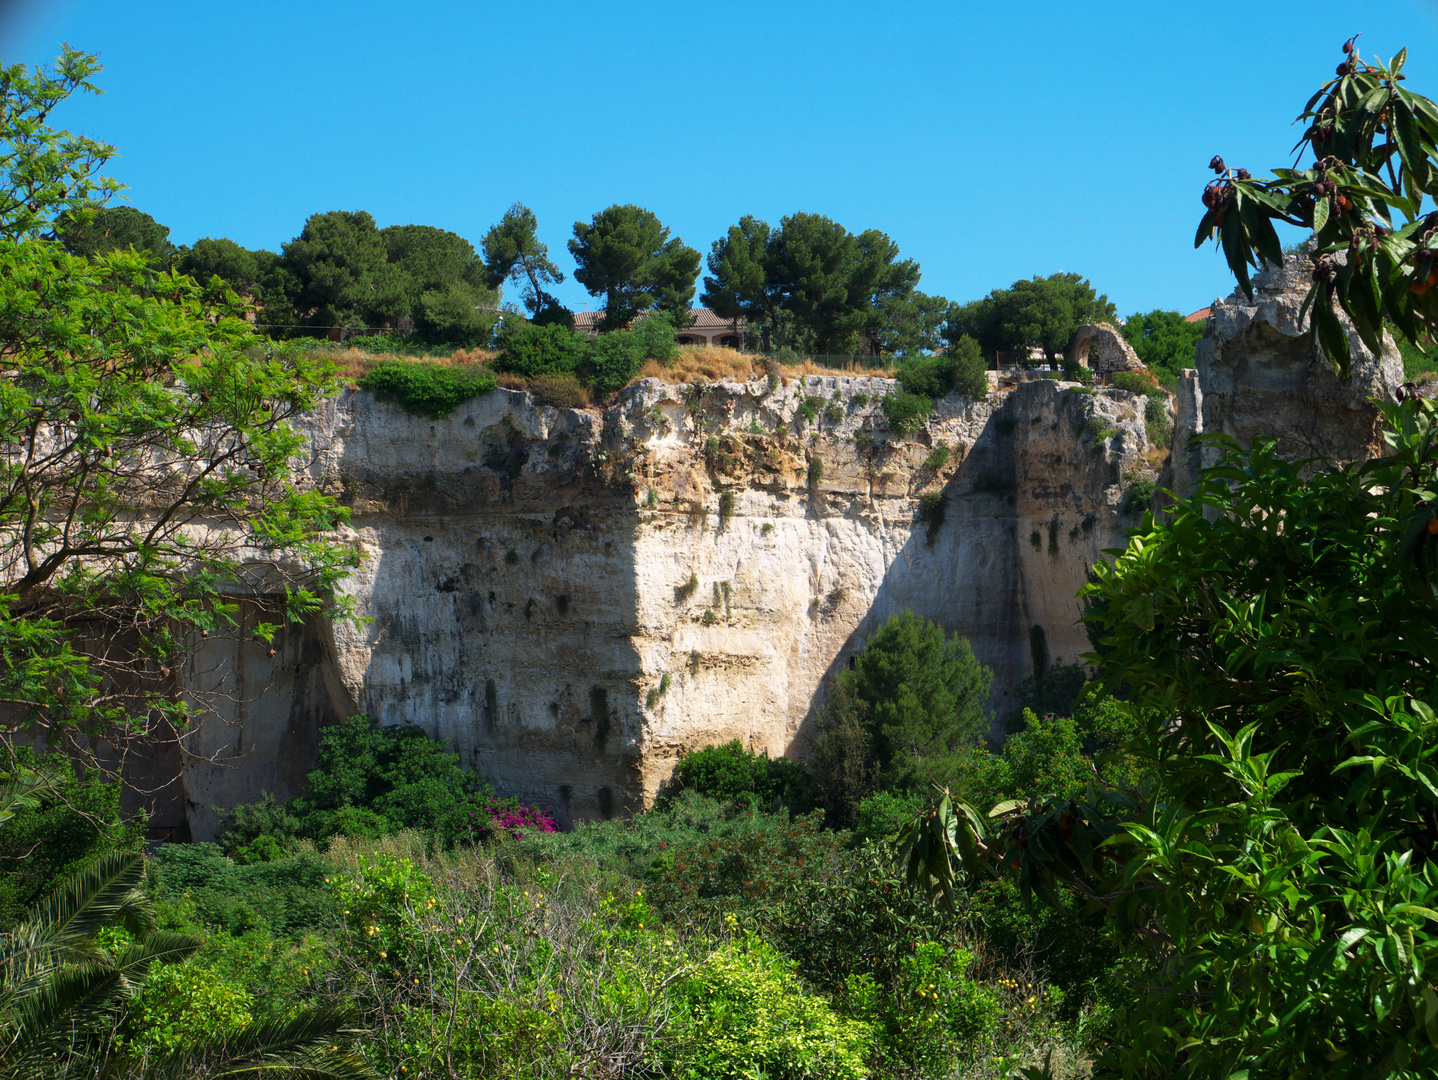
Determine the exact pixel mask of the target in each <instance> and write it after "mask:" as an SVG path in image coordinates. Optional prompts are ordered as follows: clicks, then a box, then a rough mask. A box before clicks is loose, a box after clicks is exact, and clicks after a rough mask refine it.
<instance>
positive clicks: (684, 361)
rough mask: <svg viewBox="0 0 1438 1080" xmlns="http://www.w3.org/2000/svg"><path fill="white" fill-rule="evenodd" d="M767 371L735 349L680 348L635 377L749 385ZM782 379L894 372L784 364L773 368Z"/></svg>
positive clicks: (877, 375) (761, 363) (760, 359)
mask: <svg viewBox="0 0 1438 1080" xmlns="http://www.w3.org/2000/svg"><path fill="white" fill-rule="evenodd" d="M767 370H768V369H767V368H766V367H765V366H764V358H763V357H761V356H754V355H752V354H750V353H741V352H739V351H737V350H735V349H721V348H719V347H717V346H714V345H700V346H683V347H681V348H680V349H679V355H678V357H676V358H675V359H674V360H672V361H670V362H668V363H660V362H659V361H657V360H650V361H648V362H647V363H646V364H645V365H644V366H643V367H642V368H640V369H639V375H638V378H640V379H658V380H660V381H661V382H666V383H692V382H698V381H703V382H718V381H719V380H720V379H733V380H735V381H736V382H751V381H753V380H756V379H762V378H764V376H765V374H766V372H767ZM776 370H777V371H778V372H779V377H780V378H781V379H786V380H787V379H789V378H793V377H796V376H799V375H856V376H865V377H870V378H882V379H892V378H893V377H894V370H893V369H892V368H884V367H861V366H860V365H858V364H847V365H845V366H844V367H843V368H828V367H820V366H819V365H818V364H815V363H812V362H811V361H808V360H806V361H804V363H802V364H792V365H790V364H784V365H781V366H779V367H778V368H777V369H776Z"/></svg>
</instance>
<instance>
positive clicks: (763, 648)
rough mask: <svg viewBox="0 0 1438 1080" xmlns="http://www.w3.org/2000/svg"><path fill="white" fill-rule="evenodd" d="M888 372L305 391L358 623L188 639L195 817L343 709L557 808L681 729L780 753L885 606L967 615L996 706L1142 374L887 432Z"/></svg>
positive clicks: (1048, 598) (614, 809) (1118, 480)
mask: <svg viewBox="0 0 1438 1080" xmlns="http://www.w3.org/2000/svg"><path fill="white" fill-rule="evenodd" d="M893 385H894V384H893V383H891V382H889V381H887V380H881V379H858V378H841V377H814V376H808V377H804V378H802V379H791V380H789V381H788V382H787V384H786V385H785V384H780V383H779V381H778V380H777V379H776V380H773V381H772V384H771V383H770V382H753V383H722V384H719V385H716V386H699V385H695V386H688V387H685V386H673V385H666V384H662V383H659V382H657V381H652V380H651V381H646V382H643V383H640V384H638V385H637V386H634V387H631V388H629V389H628V390H626V391H624V392H623V393H622V394H621V395H620V397H619V399H618V401H617V402H616V403H615V404H614V405H613V406H611V407H610V408H608V409H605V410H602V411H601V410H587V411H585V410H564V409H553V408H548V407H542V406H539V405H536V404H535V403H534V401H533V399H532V398H530V397H529V396H528V395H526V394H523V393H516V392H510V391H504V390H500V391H496V392H494V393H492V394H490V395H488V396H485V397H480V398H475V399H472V400H471V401H468V402H466V403H464V404H463V405H461V406H460V407H459V408H458V409H456V410H455V411H454V412H453V413H452V414H451V415H449V416H448V417H446V418H444V419H442V420H431V419H427V418H424V417H420V416H416V415H412V414H409V413H406V412H404V411H403V410H401V409H399V408H398V407H396V406H394V405H392V404H388V403H384V402H377V401H375V400H374V399H373V398H372V397H371V396H370V395H369V394H367V393H363V392H359V391H350V392H347V393H345V394H344V395H343V396H342V397H340V398H339V399H337V400H335V401H333V402H331V403H329V405H328V406H327V407H326V408H325V409H324V410H323V411H322V412H320V413H319V414H317V415H315V416H314V417H313V420H312V423H311V426H310V437H311V440H312V443H313V447H314V454H313V463H312V465H311V467H310V472H309V476H310V480H311V482H313V483H314V484H316V485H317V486H319V487H320V488H321V489H323V490H326V491H330V492H333V493H335V494H336V495H338V496H339V497H340V498H341V499H342V500H343V501H344V502H345V503H347V504H348V505H349V506H350V507H351V509H352V512H353V518H352V521H351V534H350V539H351V542H353V543H354V544H355V545H356V546H357V547H358V548H359V549H360V550H361V551H363V552H364V554H365V556H366V558H365V561H364V565H363V568H362V570H361V571H360V572H359V573H358V574H356V575H355V576H354V577H353V578H352V579H351V580H350V581H349V583H348V584H347V586H346V587H347V588H348V589H350V590H351V591H352V592H353V594H354V595H355V596H356V598H357V600H358V602H359V607H360V609H361V611H362V612H363V613H364V615H365V616H366V617H367V619H368V620H369V621H367V622H365V623H362V624H359V625H348V624H347V625H339V626H334V627H331V626H327V625H325V626H319V625H317V626H304V627H297V628H292V629H291V630H288V631H286V632H285V634H284V635H283V636H282V640H280V641H278V642H277V644H276V654H275V656H273V657H271V656H269V655H268V650H261V649H260V648H258V647H254V648H251V647H249V646H233V647H231V646H216V649H220V648H223V649H225V650H226V652H225V655H223V656H221V655H218V653H216V652H215V650H202V651H201V652H200V653H199V654H197V655H196V656H195V658H194V661H193V663H192V670H191V672H190V673H189V674H190V677H191V678H193V679H196V680H198V681H200V682H204V680H209V681H208V683H206V684H205V685H206V686H207V687H209V688H215V687H217V686H218V687H219V688H221V689H223V690H224V691H225V693H224V694H222V695H221V697H222V698H223V700H224V701H225V702H226V704H225V705H224V707H223V710H222V711H224V713H225V715H224V716H222V717H219V720H221V721H225V722H217V723H213V724H209V725H208V726H207V727H206V729H205V731H206V733H207V734H206V736H205V737H206V738H207V739H208V740H209V741H208V742H206V743H204V745H203V746H200V747H198V749H200V750H202V751H203V752H202V754H201V755H200V759H199V760H198V761H197V763H196V764H193V765H191V766H188V767H187V773H186V779H185V784H186V800H187V806H188V819H189V825H190V828H191V830H192V832H193V833H194V835H196V836H197V837H199V838H204V837H206V836H209V835H213V833H214V831H215V829H216V826H217V823H216V819H215V816H214V812H213V810H212V809H211V808H213V807H216V806H227V805H233V804H235V803H238V802H244V801H251V800H253V799H255V798H257V797H258V795H259V792H260V791H261V790H268V791H271V792H273V793H275V794H276V795H278V796H280V797H284V796H286V795H289V794H291V793H293V791H294V790H295V788H296V785H297V782H298V779H297V778H298V776H300V775H302V774H303V771H304V769H305V768H307V767H308V765H309V761H310V760H312V754H313V745H314V740H315V738H316V737H317V731H318V729H319V727H320V725H322V724H323V723H325V722H327V721H329V720H332V719H334V718H336V717H338V716H342V715H346V714H348V713H350V712H365V713H368V714H370V715H371V716H374V717H376V718H378V719H379V720H380V721H382V722H383V723H386V724H394V723H402V722H413V723H416V724H419V725H420V726H422V727H424V728H425V729H426V730H428V731H430V732H432V733H433V734H434V735H435V736H437V737H439V738H441V739H444V740H445V741H447V742H448V743H449V744H450V745H452V746H453V747H454V748H455V749H456V750H458V751H459V753H460V754H461V755H462V759H463V761H464V763H465V764H466V765H467V766H468V767H470V768H472V769H474V770H475V771H476V772H477V773H479V774H480V775H482V776H484V777H486V778H488V779H490V780H491V781H493V782H494V783H495V784H496V785H497V786H498V787H500V788H501V789H502V790H505V791H508V792H511V793H514V794H516V795H520V796H523V797H525V798H528V799H533V800H536V801H539V802H542V803H545V804H549V805H552V806H554V807H555V809H556V810H557V811H558V812H559V813H560V815H561V816H562V817H572V818H577V817H592V816H601V815H606V814H611V813H618V812H622V811H624V810H626V809H633V808H637V807H639V806H641V805H644V804H645V803H646V802H647V801H648V800H650V799H652V797H653V796H654V794H655V793H656V791H657V789H658V787H659V785H660V784H661V783H662V782H663V781H664V780H665V779H666V778H667V777H668V775H669V773H670V772H671V770H672V767H673V764H674V761H675V760H676V758H677V757H678V755H679V754H681V753H682V752H684V751H685V750H688V749H691V748H696V747H700V746H704V745H706V744H709V743H714V742H720V741H725V740H728V739H734V738H737V739H739V740H741V741H742V742H743V743H745V744H746V745H748V746H751V747H753V748H755V749H759V750H766V751H768V752H769V753H771V754H776V755H777V754H794V755H800V754H802V753H803V752H804V746H805V742H806V739H807V732H808V726H809V725H810V724H811V723H812V721H813V717H814V712H815V709H816V707H817V706H818V704H819V703H821V702H822V700H823V697H824V688H825V685H826V680H828V679H829V678H830V677H832V676H833V675H834V674H836V673H837V672H838V671H840V670H842V669H843V668H844V667H845V666H846V665H847V664H848V663H849V660H850V659H851V658H852V657H853V656H854V655H856V654H857V653H858V652H860V651H861V650H862V649H863V646H864V642H865V640H866V638H867V636H868V635H869V634H871V633H872V631H873V629H874V628H875V627H876V626H877V625H879V624H880V623H881V622H882V621H883V620H884V619H886V618H887V617H888V616H889V615H890V614H892V613H894V612H896V611H899V610H902V609H905V608H909V609H913V610H915V611H917V612H918V613H920V614H922V615H924V616H927V617H929V618H932V619H935V620H936V621H937V622H939V623H940V625H942V626H943V627H945V629H947V630H949V631H952V632H956V633H959V634H962V635H963V636H965V637H967V638H968V639H969V641H970V642H971V644H972V646H973V649H974V651H975V653H976V654H977V655H978V657H979V658H980V659H981V660H982V661H983V662H984V663H986V664H988V665H989V666H990V667H992V668H993V669H994V671H995V673H996V681H995V691H994V698H993V702H992V704H993V706H994V712H995V715H996V717H998V718H999V720H1000V721H1001V720H1002V719H1003V718H1004V717H1005V716H1006V714H1007V712H1008V711H1009V707H1008V705H1007V701H1006V696H1005V695H1006V694H1007V693H1008V692H1009V691H1010V690H1011V689H1012V688H1013V686H1014V685H1015V684H1016V683H1017V682H1018V681H1019V680H1020V679H1022V678H1024V677H1025V676H1027V675H1029V674H1031V673H1032V672H1033V671H1034V670H1035V666H1036V665H1040V666H1042V665H1044V664H1046V663H1050V662H1053V661H1056V660H1058V659H1060V658H1068V659H1073V658H1075V657H1076V656H1077V655H1078V654H1079V653H1080V652H1082V651H1086V649H1087V648H1088V645H1087V641H1086V638H1085V636H1084V633H1083V631H1082V629H1081V628H1080V627H1078V626H1077V625H1076V624H1075V619H1076V617H1077V615H1078V608H1077V601H1076V600H1075V598H1074V597H1075V593H1076V591H1077V590H1078V588H1079V587H1080V586H1081V585H1082V583H1083V581H1084V579H1085V575H1086V572H1087V569H1088V567H1089V566H1090V564H1091V563H1092V562H1093V561H1094V560H1095V559H1096V558H1097V557H1098V555H1099V552H1100V551H1101V550H1102V549H1103V548H1105V547H1112V546H1115V545H1117V544H1121V543H1122V537H1123V529H1124V527H1125V525H1131V524H1132V523H1133V522H1134V520H1135V519H1134V518H1133V516H1132V514H1131V513H1130V510H1132V509H1134V508H1130V507H1126V506H1125V499H1126V493H1127V490H1128V488H1129V487H1130V486H1131V485H1132V484H1133V483H1134V482H1135V481H1136V480H1138V479H1141V478H1145V477H1151V476H1152V475H1153V465H1154V459H1155V457H1161V456H1162V450H1159V451H1158V452H1157V453H1155V450H1154V448H1152V447H1150V446H1149V445H1148V442H1147V436H1146V434H1145V428H1144V423H1143V401H1142V399H1141V398H1137V397H1135V396H1134V395H1131V394H1127V393H1125V392H1122V391H1118V390H1111V389H1110V390H1099V391H1096V392H1094V391H1087V390H1084V389H1083V388H1080V387H1078V386H1075V385H1072V384H1060V383H1057V382H1052V381H1038V382H1031V383H1025V384H1021V385H1019V386H1018V387H1017V388H1015V389H1014V390H1012V391H1011V392H1008V393H995V394H991V395H990V396H989V397H988V398H987V399H986V400H983V401H968V400H964V399H960V398H958V397H951V398H949V399H947V400H945V401H942V402H940V403H939V405H938V407H937V409H936V411H935V413H934V414H933V416H932V417H930V419H929V420H928V422H927V423H926V424H925V425H924V426H923V427H922V428H921V429H920V430H919V431H917V432H915V433H913V434H911V435H909V436H908V437H899V436H897V435H895V434H894V433H893V432H892V431H891V429H890V428H889V427H888V425H887V424H886V423H885V421H884V416H883V413H882V411H881V408H880V402H881V400H882V398H883V396H884V395H885V394H886V393H888V392H889V391H890V390H891V389H893ZM212 653H215V654H214V655H212ZM207 672H208V673H209V674H205V673H207ZM197 685H198V683H197ZM227 755H228V756H229V758H230V761H229V762H228V764H227V765H215V764H210V763H208V762H207V761H205V760H204V759H205V758H216V759H224V758H226V756H227ZM160 824H163V823H160Z"/></svg>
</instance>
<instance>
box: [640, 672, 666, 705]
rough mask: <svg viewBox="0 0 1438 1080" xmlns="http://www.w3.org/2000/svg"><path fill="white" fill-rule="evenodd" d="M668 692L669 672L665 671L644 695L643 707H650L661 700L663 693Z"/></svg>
mask: <svg viewBox="0 0 1438 1080" xmlns="http://www.w3.org/2000/svg"><path fill="white" fill-rule="evenodd" d="M668 692H669V672H667V671H666V672H665V673H664V675H663V676H662V677H661V678H660V680H659V685H658V686H651V687H650V688H649V693H647V694H645V695H644V707H645V708H646V709H652V708H654V707H655V706H656V705H658V704H659V702H660V701H661V700H663V698H664V695H665V694H667V693H668Z"/></svg>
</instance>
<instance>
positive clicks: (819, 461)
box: [809, 457, 824, 487]
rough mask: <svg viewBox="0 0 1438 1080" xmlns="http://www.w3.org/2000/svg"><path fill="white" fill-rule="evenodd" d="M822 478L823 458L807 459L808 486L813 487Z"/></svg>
mask: <svg viewBox="0 0 1438 1080" xmlns="http://www.w3.org/2000/svg"><path fill="white" fill-rule="evenodd" d="M822 479H824V459H823V458H820V457H811V458H810V459H809V486H810V487H813V486H814V485H815V484H817V483H818V482H819V481H820V480H822Z"/></svg>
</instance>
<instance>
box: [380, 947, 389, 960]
mask: <svg viewBox="0 0 1438 1080" xmlns="http://www.w3.org/2000/svg"><path fill="white" fill-rule="evenodd" d="M379 958H380V959H381V960H387V959H389V958H388V957H387V956H385V952H384V950H383V949H381V950H380V951H379Z"/></svg>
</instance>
